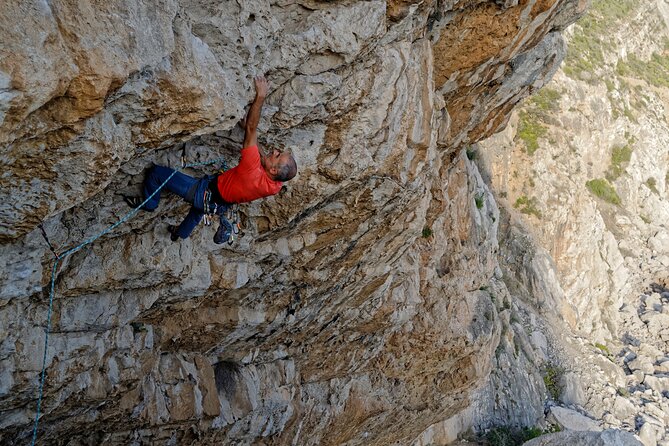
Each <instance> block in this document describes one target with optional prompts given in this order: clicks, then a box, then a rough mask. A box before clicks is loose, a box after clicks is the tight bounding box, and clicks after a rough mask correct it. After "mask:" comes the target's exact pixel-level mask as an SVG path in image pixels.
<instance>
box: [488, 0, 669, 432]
mask: <svg viewBox="0 0 669 446" xmlns="http://www.w3.org/2000/svg"><path fill="white" fill-rule="evenodd" d="M668 29H669V15H668V14H667V9H666V5H665V4H664V3H663V2H656V1H647V2H645V1H644V2H628V1H623V2H608V1H606V0H598V1H595V2H593V7H592V10H591V12H590V13H589V14H588V15H587V16H586V17H584V19H583V20H582V21H581V22H579V23H577V24H576V25H575V26H574V27H573V28H572V29H570V31H569V33H568V41H569V43H570V46H569V51H568V55H567V57H566V59H565V63H564V64H563V66H562V69H561V70H560V71H559V72H558V73H557V74H556V76H555V78H554V79H553V81H552V82H551V83H550V84H548V85H547V86H546V87H545V89H544V90H542V91H541V92H540V93H539V94H538V95H537V96H535V97H533V98H531V99H530V100H529V101H527V102H526V103H524V104H523V106H522V107H521V108H520V109H519V111H518V113H514V115H513V116H512V118H511V120H510V122H511V125H510V126H509V127H507V129H505V131H504V132H502V133H500V134H498V135H495V136H494V137H493V138H491V139H489V140H487V141H486V142H485V143H483V144H481V145H480V147H479V148H478V151H477V154H480V156H479V158H478V159H479V160H478V161H477V163H478V164H479V165H480V166H481V167H482V171H483V175H484V177H485V178H486V181H489V182H490V184H491V189H492V190H493V191H494V194H495V197H496V200H497V201H498V203H499V204H500V209H501V213H502V214H504V213H505V212H509V213H510V214H511V220H512V221H515V222H516V223H517V224H518V226H519V227H521V228H524V229H519V231H523V230H525V231H527V232H529V233H531V234H532V237H529V238H531V239H532V240H533V242H534V243H535V244H536V245H538V249H544V250H546V251H547V252H548V253H549V255H550V257H551V258H552V259H554V263H553V265H552V266H551V267H550V269H551V270H552V271H553V275H554V277H555V282H556V283H557V284H558V285H559V286H556V288H559V293H558V294H559V296H561V299H558V300H557V301H556V302H557V303H558V304H557V305H552V310H556V311H557V312H558V313H559V314H560V318H559V319H561V321H558V322H559V323H558V324H557V325H554V327H560V326H561V327H563V333H564V334H565V335H564V336H561V337H560V336H557V337H552V338H551V337H549V341H550V342H549V344H551V343H556V345H557V344H561V345H560V347H559V348H558V347H556V346H553V350H554V351H555V353H556V354H555V355H554V356H553V361H554V362H556V363H558V364H559V365H560V367H562V368H563V369H564V370H565V372H566V373H565V376H567V375H569V376H570V378H569V379H567V380H565V384H567V385H568V388H566V387H565V386H562V388H561V389H560V391H561V395H560V399H561V400H562V401H563V402H564V403H566V404H571V405H573V406H574V408H577V409H578V410H580V411H583V412H587V413H588V414H589V415H591V416H593V417H595V418H596V419H598V420H600V421H601V422H602V426H603V427H615V428H623V429H627V430H629V431H632V432H635V433H637V434H638V435H639V437H641V439H642V441H643V442H644V444H655V443H657V444H668V442H669V437H668V432H669V431H668V430H667V426H669V419H667V414H669V399H668V398H667V396H669V395H667V393H666V391H667V389H669V387H667V376H666V371H667V369H666V368H665V367H666V366H665V365H664V363H665V362H666V361H667V359H668V358H669V344H668V343H667V341H669V333H667V331H666V327H667V318H666V316H667V311H668V310H667V309H666V306H667V303H668V302H669V293H667V285H668V283H669V281H668V279H669V278H668V276H667V266H668V265H669V258H667V256H666V250H667V228H666V222H667V217H668V216H669V201H668V197H669V196H668V194H667V184H668V181H669V175H668V174H667V172H668V170H669V164H668V160H669V157H668V156H667V153H668V152H667V147H668V145H667V142H669V125H668V124H667V118H666V110H667V107H668V106H669V95H668V93H669V90H667V86H668V85H667V83H666V79H667V78H669V70H667V68H666V67H667V66H668V65H667V62H666V61H667V51H666V37H665V36H666V33H667V30H668ZM593 180H595V182H593ZM546 277H547V276H546ZM541 312H542V313H543V314H545V315H549V314H550V313H551V310H550V309H547V308H543V309H541ZM557 331H558V330H553V333H555V332H557ZM569 333H574V334H575V335H576V336H572V335H570V334H569ZM556 341H557V342H556ZM560 348H562V349H564V351H562V352H560V351H559V350H560ZM549 350H550V349H549ZM574 383H580V384H581V385H582V388H581V389H574V388H573V387H574V386H573V384H574Z"/></svg>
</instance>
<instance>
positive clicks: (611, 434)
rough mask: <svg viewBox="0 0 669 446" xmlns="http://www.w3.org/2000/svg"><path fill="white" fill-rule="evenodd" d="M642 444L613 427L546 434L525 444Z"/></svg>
mask: <svg viewBox="0 0 669 446" xmlns="http://www.w3.org/2000/svg"><path fill="white" fill-rule="evenodd" d="M565 444H568V445H572V446H581V445H582V446H641V445H642V444H643V443H641V442H640V441H639V440H637V439H635V438H634V436H633V435H632V434H630V433H628V432H622V431H616V430H613V429H610V430H605V431H603V432H578V431H567V432H558V433H555V434H550V435H544V436H541V437H539V438H535V439H534V440H531V441H528V442H527V443H525V444H524V446H560V445H565Z"/></svg>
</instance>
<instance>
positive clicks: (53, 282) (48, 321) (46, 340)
mask: <svg viewBox="0 0 669 446" xmlns="http://www.w3.org/2000/svg"><path fill="white" fill-rule="evenodd" d="M217 163H221V164H222V165H223V170H227V166H226V163H225V158H217V159H215V160H211V161H204V162H200V163H190V164H184V163H183V158H182V168H181V169H175V170H174V172H172V173H171V174H170V176H169V177H167V179H166V180H165V181H163V182H162V184H161V185H160V186H158V189H156V190H155V191H154V192H153V193H152V194H151V195H149V196H148V197H146V198H145V199H144V201H142V204H140V205H139V206H138V207H136V208H135V209H133V210H131V211H130V212H128V213H127V214H126V215H125V216H123V217H122V218H121V219H119V221H117V222H116V223H114V224H113V225H111V226H109V227H108V228H107V229H105V230H103V231H102V232H100V233H99V234H97V235H94V236H93V237H90V238H88V239H86V240H84V241H83V242H82V243H81V244H79V245H77V246H75V247H74V248H70V249H68V250H67V251H64V252H61V253H60V254H58V253H57V252H56V250H55V249H54V248H53V247H52V246H51V243H50V242H49V239H48V238H47V237H46V232H45V231H44V228H42V225H40V228H41V229H42V234H43V235H44V238H45V240H47V243H48V244H49V248H50V249H51V252H53V254H54V256H55V258H56V260H55V261H54V263H53V268H52V269H51V285H50V287H49V310H48V312H47V316H46V333H45V336H44V356H43V358H42V374H41V378H40V383H39V397H38V398H37V412H36V413H35V424H34V426H33V438H32V443H31V445H32V446H35V442H36V441H37V427H38V425H39V418H40V409H41V407H42V396H43V395H44V379H45V375H46V356H47V349H48V347H49V331H50V330H51V312H52V309H53V298H54V290H55V285H56V273H57V269H58V262H60V261H61V260H63V259H64V258H65V257H67V256H69V255H72V254H74V253H75V252H77V251H79V250H81V249H82V248H83V247H84V246H86V245H90V244H91V243H93V242H94V241H96V240H97V239H99V238H100V237H102V236H104V235H106V234H109V233H110V232H111V231H113V230H114V229H116V228H117V227H118V226H120V225H122V224H123V223H125V222H126V221H128V220H130V219H131V218H132V217H134V216H135V214H137V213H138V212H139V211H140V210H141V209H142V207H143V206H144V205H145V204H146V203H147V202H148V201H149V200H150V199H152V198H153V196H154V195H156V194H157V193H158V192H160V190H161V189H162V188H163V187H165V185H166V184H167V183H168V182H169V181H170V180H171V179H172V177H173V176H174V175H175V174H176V173H177V172H180V171H181V170H183V169H186V168H189V167H198V166H205V165H208V164H217Z"/></svg>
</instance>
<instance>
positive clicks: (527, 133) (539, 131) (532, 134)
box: [516, 111, 548, 155]
mask: <svg viewBox="0 0 669 446" xmlns="http://www.w3.org/2000/svg"><path fill="white" fill-rule="evenodd" d="M547 132H548V129H547V128H546V127H545V126H544V125H543V124H541V123H540V122H539V120H538V119H537V118H536V116H534V115H532V114H530V113H528V112H527V111H521V112H520V121H519V122H518V131H517V133H516V137H517V138H519V139H520V140H521V141H523V143H524V144H525V149H526V150H527V153H528V155H534V152H536V151H537V149H538V148H539V138H543V137H544V136H546V133H547Z"/></svg>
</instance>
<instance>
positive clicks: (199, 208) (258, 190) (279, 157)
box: [123, 76, 297, 244]
mask: <svg viewBox="0 0 669 446" xmlns="http://www.w3.org/2000/svg"><path fill="white" fill-rule="evenodd" d="M254 83H255V90H256V96H255V99H254V101H253V103H252V104H251V107H250V108H249V111H248V113H247V115H246V119H245V120H244V121H243V126H244V131H245V133H244V144H243V147H242V150H241V159H240V161H239V164H238V165H237V166H236V167H234V168H232V169H230V170H227V171H225V172H223V173H221V174H219V175H218V176H207V177H204V178H201V179H196V178H193V177H191V176H189V175H186V174H183V173H180V172H177V173H176V174H174V176H173V177H172V178H171V179H170V180H169V181H168V182H167V184H166V185H165V188H166V189H167V190H169V191H170V192H173V193H175V194H177V195H179V196H180V197H182V198H183V199H184V200H186V201H187V202H189V203H190V204H191V205H192V207H191V209H190V211H189V212H188V215H186V218H185V219H184V220H183V222H182V223H181V224H180V225H179V226H178V227H175V226H172V225H170V226H168V231H169V232H170V238H171V239H172V241H174V242H176V241H177V240H179V238H184V239H185V238H188V236H189V235H190V234H191V232H192V231H193V229H195V226H197V224H198V223H199V222H200V220H202V217H203V216H204V215H205V213H206V214H212V213H216V214H218V215H219V216H220V219H221V224H220V226H219V228H218V230H217V231H216V234H215V235H214V242H215V243H218V244H220V243H224V242H226V241H227V240H228V238H229V237H230V235H231V231H232V229H233V228H232V225H231V224H230V223H229V222H228V221H227V220H226V219H225V217H224V213H225V211H226V210H227V208H228V207H229V206H230V205H231V204H234V203H246V202H249V201H253V200H256V199H258V198H263V197H267V196H270V195H274V194H276V193H278V192H279V191H280V190H281V186H282V182H284V181H288V180H290V179H292V178H293V177H294V176H295V175H296V174H297V163H296V162H295V159H294V158H293V155H292V154H291V153H290V151H281V150H278V149H272V151H271V153H269V154H264V153H261V152H260V151H259V150H258V139H257V136H258V135H257V130H258V122H259V121H260V111H261V109H262V105H263V102H264V100H265V97H266V96H267V92H268V89H269V84H268V82H267V80H266V79H265V77H264V76H258V77H256V78H255V79H254ZM173 172H174V170H173V169H170V168H169V167H163V166H157V165H154V166H153V167H152V168H151V169H150V170H149V172H148V173H147V176H146V179H145V180H144V190H143V192H144V197H148V196H150V195H151V194H152V193H153V192H154V191H155V190H156V189H158V188H159V187H160V185H161V184H162V183H163V182H164V181H165V180H166V179H167V178H168V177H169V176H170V175H171V174H172V173H173ZM123 198H124V200H125V202H126V203H127V204H128V205H129V206H130V207H133V208H137V207H139V206H140V205H141V204H142V202H143V201H144V200H143V199H141V198H140V197H129V196H125V197H123ZM159 200H160V191H158V193H156V195H154V196H153V197H152V198H151V200H149V201H148V202H147V203H146V204H145V205H144V206H143V207H142V209H143V210H146V211H150V212H152V211H154V210H155V209H156V208H157V207H158V202H159ZM205 211H206V212H205Z"/></svg>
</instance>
